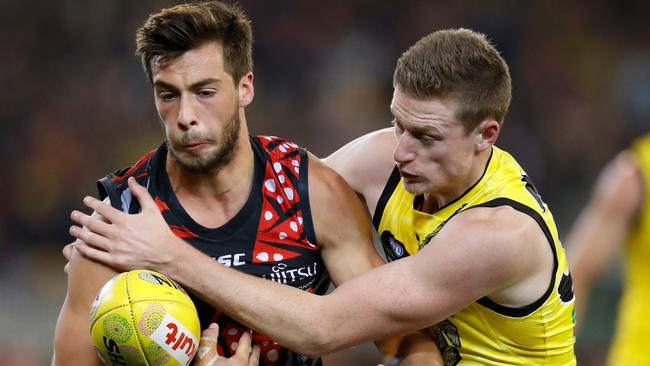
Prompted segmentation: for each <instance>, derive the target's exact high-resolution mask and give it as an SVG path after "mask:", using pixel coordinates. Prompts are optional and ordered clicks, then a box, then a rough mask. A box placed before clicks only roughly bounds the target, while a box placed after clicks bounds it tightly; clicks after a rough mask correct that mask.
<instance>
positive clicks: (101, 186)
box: [97, 174, 124, 211]
mask: <svg viewBox="0 0 650 366" xmlns="http://www.w3.org/2000/svg"><path fill="white" fill-rule="evenodd" d="M112 178H113V175H112V174H110V175H107V176H105V177H104V178H101V179H100V180H98V181H97V192H98V193H99V199H100V200H101V201H103V200H105V199H106V197H108V198H109V200H110V201H111V206H113V207H114V208H117V209H118V210H120V211H124V208H123V207H122V200H121V199H120V195H119V193H118V192H117V191H116V190H115V188H114V186H113V184H112Z"/></svg>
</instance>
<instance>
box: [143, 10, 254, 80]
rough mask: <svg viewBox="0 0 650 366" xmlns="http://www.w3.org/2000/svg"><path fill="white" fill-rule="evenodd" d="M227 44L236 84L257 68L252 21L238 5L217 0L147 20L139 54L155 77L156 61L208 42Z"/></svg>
mask: <svg viewBox="0 0 650 366" xmlns="http://www.w3.org/2000/svg"><path fill="white" fill-rule="evenodd" d="M209 41H217V42H219V43H221V44H222V46H223V56H224V67H225V70H226V72H228V73H229V74H230V75H231V76H232V78H233V81H234V82H235V84H237V83H239V80H240V79H241V78H242V76H244V75H246V73H247V72H249V71H251V70H252V69H253V56H252V42H253V32H252V30H251V24H250V20H248V18H246V15H245V14H244V12H243V11H242V10H241V9H240V8H239V7H237V6H235V5H229V4H224V3H221V2H217V1H208V2H201V3H193V4H182V5H177V6H174V7H171V8H167V9H162V10H161V11H160V12H158V13H157V14H153V15H151V16H150V17H149V19H147V21H146V22H145V23H144V25H143V26H142V27H141V28H140V29H138V31H137V32H136V37H135V44H136V51H135V54H136V56H138V57H140V60H141V61H142V66H143V67H144V70H145V72H146V74H147V77H148V78H149V81H151V80H152V75H151V65H152V62H157V63H164V62H166V61H169V60H172V59H174V58H176V57H178V56H180V55H182V54H183V53H185V52H187V51H189V50H191V49H193V48H197V47H200V46H201V45H202V44H204V43H205V42H209Z"/></svg>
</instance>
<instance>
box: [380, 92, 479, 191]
mask: <svg viewBox="0 0 650 366" xmlns="http://www.w3.org/2000/svg"><path fill="white" fill-rule="evenodd" d="M457 108H458V107H457V104H456V103H455V102H454V101H453V100H441V99H427V100H421V99H417V98H413V97H411V96H408V95H406V94H404V93H402V92H400V91H399V90H397V89H396V90H395V92H394V94H393V100H392V103H391V107H390V109H391V112H392V114H393V116H394V117H395V119H394V124H395V134H396V137H397V145H396V146H395V151H394V153H393V158H394V159H395V162H396V163H397V167H398V168H399V171H400V174H401V176H402V181H403V184H404V188H405V189H406V190H407V191H408V192H410V193H412V194H415V195H419V194H427V193H428V194H434V195H446V194H455V193H457V192H458V189H459V185H465V184H467V178H468V176H469V175H470V169H471V168H472V163H473V161H474V157H475V151H476V150H475V147H476V137H477V132H476V131H473V132H470V133H469V134H467V133H466V132H465V129H464V127H463V125H462V124H461V123H460V122H459V121H456V119H455V112H456V110H457ZM466 188H469V187H465V188H464V189H466ZM464 189H462V190H461V192H463V191H464Z"/></svg>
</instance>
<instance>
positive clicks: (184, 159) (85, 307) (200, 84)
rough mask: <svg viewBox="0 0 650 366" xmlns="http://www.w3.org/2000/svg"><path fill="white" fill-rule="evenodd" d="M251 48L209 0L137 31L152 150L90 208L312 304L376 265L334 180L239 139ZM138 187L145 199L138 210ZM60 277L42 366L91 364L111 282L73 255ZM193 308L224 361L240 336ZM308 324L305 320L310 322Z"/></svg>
mask: <svg viewBox="0 0 650 366" xmlns="http://www.w3.org/2000/svg"><path fill="white" fill-rule="evenodd" d="M251 38H252V36H251V29H250V24H249V21H248V20H247V19H246V18H245V16H244V15H243V14H242V13H241V11H240V10H239V9H238V8H236V7H233V6H229V5H224V4H222V3H218V2H209V3H198V4H186V5H180V6H177V7H174V8H170V9H164V10H162V11H161V12H160V13H158V14H155V15H153V16H152V17H151V18H150V19H149V20H148V21H147V22H146V23H145V25H144V26H143V27H142V28H141V29H140V30H139V31H138V33H137V54H138V55H139V56H140V57H141V59H142V63H143V66H144V68H145V71H146V73H147V75H148V77H149V79H150V81H151V83H152V84H153V87H154V94H155V102H156V108H157V110H158V112H159V115H160V117H161V120H162V124H163V127H164V131H165V143H163V144H162V145H161V146H160V147H158V148H157V149H154V150H152V151H150V152H149V153H146V154H144V155H143V156H142V158H140V159H139V160H138V161H137V162H136V163H135V164H133V166H131V167H130V168H128V169H124V170H120V171H117V172H115V173H113V174H109V175H107V176H106V177H104V178H102V179H101V180H100V181H99V185H98V187H99V192H100V196H101V198H103V199H104V201H105V202H110V204H111V206H112V207H113V210H115V211H116V212H124V213H129V214H133V215H134V216H138V217H140V218H150V219H151V220H148V219H146V220H145V221H146V222H141V223H139V224H138V225H137V226H135V227H131V228H130V235H134V236H136V237H137V236H138V235H140V234H142V235H145V234H147V233H150V232H153V231H152V230H151V229H152V228H155V227H157V225H159V224H161V223H162V224H164V225H166V226H167V227H168V228H169V230H167V231H166V233H165V234H164V236H162V237H160V238H159V240H161V241H164V240H167V239H169V238H168V237H165V236H167V235H169V236H172V237H177V238H182V239H183V240H185V241H186V242H188V243H189V244H191V247H190V248H185V247H183V248H184V249H183V250H192V251H197V252H202V253H203V254H206V255H207V256H208V257H211V258H212V259H211V261H213V262H219V263H220V264H219V263H214V265H215V266H220V265H226V266H229V267H233V268H234V269H237V270H239V271H241V272H244V273H248V274H251V275H255V276H258V277H262V278H265V279H267V280H269V281H273V282H277V283H281V284H286V285H289V286H292V287H296V288H299V289H301V290H304V291H308V292H313V293H317V294H323V293H324V291H325V289H326V287H327V284H328V283H329V281H328V279H329V278H328V276H327V275H328V274H329V277H331V280H332V281H333V282H334V284H335V285H338V284H339V283H341V282H343V281H346V280H348V279H350V278H352V277H354V276H356V275H358V274H361V273H363V272H366V271H368V270H370V269H371V268H373V267H376V266H378V265H380V264H382V263H383V261H382V260H381V258H380V257H379V256H378V254H377V252H376V251H375V249H374V246H373V244H372V239H371V232H370V225H369V223H368V219H367V215H366V213H365V211H364V208H363V206H362V205H361V203H360V201H359V199H358V197H357V196H356V195H355V193H354V192H353V191H352V190H351V189H350V188H349V186H348V185H347V184H346V183H345V182H344V181H343V179H342V178H341V177H340V176H338V175H337V174H336V173H335V172H334V171H332V170H331V169H329V168H327V167H326V166H325V165H324V164H323V163H321V162H320V161H319V160H318V159H316V158H314V157H313V156H310V155H309V154H308V153H306V152H305V151H304V150H303V149H301V148H300V147H298V146H297V145H296V144H294V143H292V142H290V141H286V140H283V139H281V138H277V137H273V136H254V137H252V136H249V133H248V128H247V121H246V116H245V113H244V109H245V107H246V106H248V105H249V104H250V103H251V101H252V100H253V96H254V87H253V74H252V59H251ZM142 187H146V191H147V192H148V193H146V195H149V196H151V197H152V199H151V200H150V201H146V203H145V204H143V205H142V207H141V206H140V205H141V202H144V201H143V200H142V199H141V197H142V196H143V194H145V193H144V192H143V191H142V190H143V189H144V188H142ZM151 210H155V211H156V214H157V215H155V216H152V215H150V213H151ZM95 215H96V216H101V215H98V214H97V213H96V214H95ZM101 222H103V225H108V224H109V222H108V220H105V219H104V221H101ZM110 223H111V224H115V223H116V221H111V222H110ZM90 229H92V228H90ZM179 248H181V247H179ZM131 249H133V250H135V251H137V250H138V245H133V246H132V247H131ZM169 254H170V256H169V257H168V258H172V256H171V255H172V253H171V252H170V253H169ZM68 273H69V279H68V293H67V297H66V301H65V303H64V305H63V308H62V310H61V314H60V316H59V320H58V323H57V329H56V337H55V352H56V356H55V359H54V362H53V363H54V364H56V365H80V364H83V365H93V364H99V362H100V361H99V359H98V358H97V357H96V355H95V352H94V349H93V346H92V343H91V341H90V336H89V333H88V313H89V310H90V304H91V302H92V298H93V297H94V296H95V294H96V292H97V290H98V289H99V288H100V286H101V285H102V284H103V283H105V282H106V281H107V280H108V279H109V278H110V277H112V276H113V275H114V274H115V271H114V270H112V269H110V268H108V267H105V266H103V265H100V264H98V263H97V262H95V261H92V260H89V259H86V258H85V257H83V256H81V255H79V253H78V252H75V253H73V254H72V257H71V260H70V264H69V269H68ZM190 290H191V289H190ZM199 293H200V292H199ZM194 300H195V303H196V304H197V307H198V309H199V316H200V318H201V325H202V328H203V329H205V328H207V327H208V326H209V325H210V324H211V323H212V322H216V323H218V324H219V328H220V334H219V343H218V349H219V352H220V353H221V354H222V355H224V356H230V355H232V354H233V352H234V351H235V350H236V345H237V342H238V340H239V339H240V337H242V336H244V335H246V333H247V328H246V327H244V326H242V325H240V324H239V323H237V322H234V321H233V320H232V319H230V318H229V317H227V316H226V315H224V314H222V313H221V311H220V309H219V308H218V307H213V306H214V303H212V302H211V300H210V299H207V298H203V299H199V298H195V299H194ZM294 306H300V304H294ZM311 316H313V317H314V321H315V322H317V319H318V317H319V314H311ZM412 339H421V336H419V335H417V334H416V335H414V336H413V338H412ZM252 341H253V343H255V344H257V346H258V347H259V348H260V363H261V364H264V365H309V364H311V363H312V360H311V359H309V358H308V357H307V356H304V355H302V354H298V353H295V352H292V351H290V350H288V349H286V348H284V347H282V346H280V345H279V344H277V343H275V342H273V340H271V339H269V338H267V337H265V336H264V335H261V334H257V333H253V335H252ZM426 344H430V345H432V343H430V342H429V343H426ZM434 348H435V347H434ZM407 352H408V349H407ZM254 358H255V357H254V356H253V357H252V358H251V359H254ZM203 361H206V360H199V362H203ZM233 361H235V360H233Z"/></svg>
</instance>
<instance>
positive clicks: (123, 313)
mask: <svg viewBox="0 0 650 366" xmlns="http://www.w3.org/2000/svg"><path fill="white" fill-rule="evenodd" d="M90 334H91V336H92V339H93V343H94V344H95V348H96V350H97V354H98V355H99V357H100V358H101V359H102V361H104V364H106V365H112V366H117V365H119V366H136V365H143V366H144V365H156V366H168V365H169V366H172V365H174V366H176V365H183V366H186V365H189V364H190V362H191V361H192V358H193V357H194V354H195V353H196V351H197V347H198V345H199V339H200V335H201V327H200V324H199V317H198V315H197V312H196V308H195V307H194V303H193V302H192V300H191V299H190V297H189V296H188V295H187V293H186V292H185V291H184V290H183V289H182V288H181V287H180V286H179V285H178V284H177V283H176V282H174V281H173V280H171V279H170V278H168V277H166V276H164V275H162V274H160V273H157V272H153V271H146V270H136V271H130V272H125V273H121V274H119V275H117V276H115V277H113V278H112V279H111V280H109V281H108V282H107V283H106V284H105V285H104V286H103V287H102V289H101V290H100V291H99V293H98V294H97V296H96V297H95V301H94V302H93V305H92V308H91V313H90Z"/></svg>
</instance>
